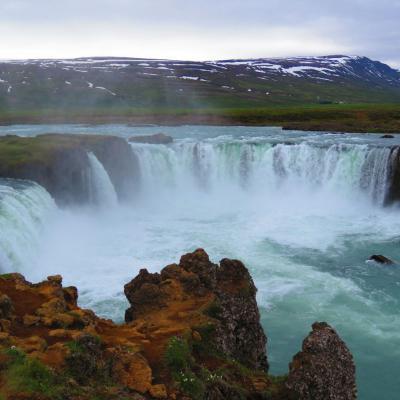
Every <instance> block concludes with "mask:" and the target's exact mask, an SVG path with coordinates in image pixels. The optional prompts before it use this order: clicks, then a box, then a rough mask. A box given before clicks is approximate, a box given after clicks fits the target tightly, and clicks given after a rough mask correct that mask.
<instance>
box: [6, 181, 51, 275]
mask: <svg viewBox="0 0 400 400" xmlns="http://www.w3.org/2000/svg"><path fill="white" fill-rule="evenodd" d="M55 209H56V206H55V203H54V201H53V199H52V198H51V197H50V195H49V194H48V193H47V192H46V191H45V190H44V189H43V188H42V187H41V186H39V185H37V184H35V183H33V182H27V181H15V180H7V179H0V271H3V272H10V271H19V270H21V269H25V268H26V267H27V266H29V263H30V262H32V260H34V259H35V256H37V249H38V247H39V245H40V235H41V232H42V231H43V228H44V226H43V224H44V221H45V219H46V217H48V216H49V214H51V212H53V211H55Z"/></svg>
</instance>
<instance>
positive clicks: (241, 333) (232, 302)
mask: <svg viewBox="0 0 400 400" xmlns="http://www.w3.org/2000/svg"><path fill="white" fill-rule="evenodd" d="M216 287H217V290H216V293H217V299H218V300H217V302H218V304H219V306H220V312H219V313H218V319H219V320H220V321H221V324H220V325H218V327H217V335H216V341H217V343H218V348H219V349H220V350H221V351H222V352H223V353H225V354H229V355H230V356H231V357H233V358H234V359H237V360H241V362H242V363H243V364H244V365H246V366H248V367H249V368H256V369H263V370H268V362H267V357H266V350H265V349H266V343H267V338H266V336H265V334H264V331H263V329H262V326H261V324H260V313H259V310H258V306H257V301H256V292H257V289H256V287H255V286H254V282H253V280H252V278H251V276H250V274H249V271H248V270H247V268H246V267H245V266H244V265H243V264H242V263H241V262H240V261H237V260H229V259H227V258H225V259H223V260H221V262H220V267H219V268H218V269H217V285H216ZM232 288H235V290H232ZM249 332H251V334H249Z"/></svg>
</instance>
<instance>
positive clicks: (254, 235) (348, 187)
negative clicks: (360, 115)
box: [0, 125, 400, 400]
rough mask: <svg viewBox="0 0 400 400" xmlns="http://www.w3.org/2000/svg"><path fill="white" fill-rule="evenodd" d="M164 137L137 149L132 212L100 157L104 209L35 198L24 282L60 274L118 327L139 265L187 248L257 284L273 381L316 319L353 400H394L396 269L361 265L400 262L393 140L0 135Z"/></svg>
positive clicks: (219, 132)
mask: <svg viewBox="0 0 400 400" xmlns="http://www.w3.org/2000/svg"><path fill="white" fill-rule="evenodd" d="M160 131H163V132H165V133H167V134H171V135H172V136H174V137H175V139H176V140H175V143H174V144H173V145H171V146H162V145H160V146H158V145H156V146H154V145H136V144H135V145H132V151H134V152H135V154H136V155H137V156H138V158H139V161H140V166H141V175H142V187H141V191H140V195H139V196H138V199H137V200H136V202H135V204H124V205H119V206H116V205H114V206H113V205H112V204H113V202H112V201H110V199H113V198H114V197H113V194H112V193H111V192H112V188H110V184H109V181H108V180H107V179H106V177H104V170H103V169H101V168H100V167H99V166H98V164H97V163H96V162H95V163H94V165H95V166H96V170H98V172H97V175H96V172H95V171H94V174H95V175H96V176H97V178H96V179H97V181H96V182H97V184H96V188H97V190H99V191H101V190H104V193H103V194H102V195H101V196H100V197H99V198H101V199H105V200H104V201H107V205H108V206H107V207H93V208H82V209H74V210H68V209H66V210H57V209H55V206H54V205H53V207H54V208H53V209H52V211H51V212H49V208H51V206H50V205H49V204H48V200H46V201H44V200H43V201H44V203H46V204H44V205H43V210H44V211H43V213H41V211H40V207H39V209H38V212H37V213H36V214H35V215H38V218H39V219H40V221H42V222H43V223H42V222H41V225H40V229H39V228H38V227H37V226H36V225H34V226H35V229H32V230H31V235H32V236H33V237H34V238H35V240H36V242H37V243H38V244H37V246H36V249H30V256H29V259H28V260H27V261H25V262H24V257H20V258H18V260H19V261H18V262H19V264H18V265H15V268H18V269H19V270H20V271H21V272H23V273H24V274H25V275H26V276H27V277H28V278H29V279H32V280H39V279H42V278H44V277H46V276H47V275H49V274H55V273H61V274H62V275H63V276H64V280H65V284H74V285H76V286H78V287H79V289H80V302H81V304H82V305H83V306H85V307H92V308H94V309H95V310H96V311H97V312H98V313H100V314H101V315H104V316H107V317H112V318H114V319H115V320H121V319H122V318H123V312H124V309H125V308H126V301H125V299H124V295H123V291H122V289H123V285H124V283H126V282H127V281H128V280H130V279H131V278H132V277H133V276H134V275H135V274H136V273H137V272H138V270H139V268H141V267H144V266H146V267H149V269H150V270H152V271H156V270H159V269H160V268H162V267H163V266H165V265H167V264H169V263H171V262H173V261H177V260H178V259H179V256H180V255H181V254H183V253H184V252H187V251H191V250H193V249H195V248H196V247H204V248H205V249H206V250H207V251H208V253H209V254H210V256H211V258H212V259H213V260H215V261H218V260H219V259H221V258H223V257H234V258H239V259H241V260H243V261H244V262H245V264H246V265H247V266H248V267H249V269H250V270H251V273H252V275H253V277H254V280H255V283H256V286H257V287H258V289H259V291H258V301H259V304H260V307H261V314H262V322H263V326H264V328H265V330H266V333H267V335H268V338H269V343H268V351H269V360H270V364H271V372H272V373H276V374H280V373H285V372H286V371H287V368H288V363H289V362H290V360H291V357H292V356H293V355H294V354H295V353H296V352H297V351H299V350H300V347H301V342H302V340H303V338H304V337H305V336H306V335H307V334H308V332H309V331H310V327H311V324H312V323H313V322H314V321H316V320H320V321H321V320H323V321H327V322H329V323H330V324H332V325H333V326H334V327H335V328H336V329H337V330H338V332H339V333H340V335H341V336H342V337H343V339H344V340H345V341H346V343H347V344H348V345H349V347H350V349H351V351H352V352H353V354H354V357H355V360H356V364H357V379H358V386H359V393H360V396H359V398H360V399H362V400H376V399H385V400H386V399H388V400H394V399H398V397H399V396H398V393H400V380H399V379H398V367H399V365H400V361H399V360H400V316H399V313H398V310H399V302H400V268H399V267H397V266H380V265H377V264H374V263H367V262H366V259H367V258H368V257H369V256H370V255H371V254H375V253H377V254H380V253H381V254H385V255H386V256H388V257H390V258H393V259H395V260H396V259H397V260H400V246H399V242H400V212H399V210H398V209H396V208H383V207H382V202H383V198H384V192H385V190H386V180H387V171H386V167H387V163H388V162H389V158H390V150H389V149H388V144H389V143H390V145H391V144H400V141H399V140H398V139H394V140H391V141H389V142H388V141H387V140H384V139H380V138H379V136H378V135H327V134H318V133H313V134H306V133H301V132H282V131H281V130H280V129H278V128H246V127H168V128H159V127H136V128H135V127H127V126H118V125H114V126H97V127H93V126H92V127H85V126H40V125H39V126H19V127H16V126H11V127H0V134H19V135H33V134H40V133H46V132H56V133H57V132H58V133H63V132H69V133H71V132H72V133H104V134H117V135H120V136H122V137H129V136H131V135H134V134H142V133H156V132H160ZM4 185H5V184H4V182H3V187H4ZM0 187H1V185H0ZM102 188H103V189H102ZM40 196H42V194H40ZM40 196H39V197H38V199H39V200H38V203H39V204H41V201H42V200H40V199H42V197H40ZM43 199H44V198H43ZM35 201H36V200H35ZM0 202H1V200H0ZM35 204H36V203H35ZM31 206H32V205H31V204H30V203H26V208H27V209H29V208H30V207H31ZM39 211H40V212H39ZM46 213H47V214H46ZM45 214H46V216H45ZM0 223H1V224H3V226H5V225H6V224H7V222H6V221H5V220H4V221H0ZM30 223H31V222H30ZM35 224H36V223H35ZM38 229H39V230H38ZM16 243H19V242H16ZM21 246H22V247H20V248H18V245H16V249H15V252H16V253H22V252H24V247H23V245H21ZM0 251H1V250H0ZM11 259H12V257H11ZM9 268H11V269H12V268H13V266H12V265H11V266H10V267H9Z"/></svg>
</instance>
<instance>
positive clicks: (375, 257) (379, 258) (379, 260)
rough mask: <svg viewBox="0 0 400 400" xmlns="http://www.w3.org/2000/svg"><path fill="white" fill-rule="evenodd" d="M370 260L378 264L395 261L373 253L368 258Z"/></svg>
mask: <svg viewBox="0 0 400 400" xmlns="http://www.w3.org/2000/svg"><path fill="white" fill-rule="evenodd" d="M369 260H370V261H375V262H376V263H378V264H386V265H393V264H395V262H394V261H393V260H391V259H390V258H387V257H385V256H383V255H381V254H374V255H372V256H371V257H370V258H369Z"/></svg>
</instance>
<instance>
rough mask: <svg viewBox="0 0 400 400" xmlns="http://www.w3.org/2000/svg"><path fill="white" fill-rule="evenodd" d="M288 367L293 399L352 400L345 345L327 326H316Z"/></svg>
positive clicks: (352, 379)
mask: <svg viewBox="0 0 400 400" xmlns="http://www.w3.org/2000/svg"><path fill="white" fill-rule="evenodd" d="M312 329H313V330H312V332H311V333H310V334H309V335H308V336H307V338H306V339H305V340H304V341H303V347H302V351H301V352H300V353H298V354H296V355H295V356H294V358H293V361H292V362H291V364H290V366H289V375H288V379H287V382H286V387H287V389H288V390H289V393H290V399H293V400H354V399H356V398H357V390H356V380H355V365H354V362H353V357H352V355H351V353H350V351H349V349H348V348H347V346H346V344H345V343H344V342H343V341H342V340H341V339H340V337H339V335H338V334H337V333H336V331H335V330H334V329H333V328H331V327H330V326H329V325H328V324H327V323H324V322H322V323H315V324H314V325H313V327H312Z"/></svg>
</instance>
